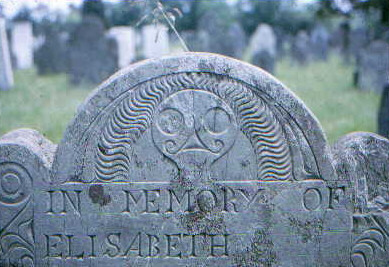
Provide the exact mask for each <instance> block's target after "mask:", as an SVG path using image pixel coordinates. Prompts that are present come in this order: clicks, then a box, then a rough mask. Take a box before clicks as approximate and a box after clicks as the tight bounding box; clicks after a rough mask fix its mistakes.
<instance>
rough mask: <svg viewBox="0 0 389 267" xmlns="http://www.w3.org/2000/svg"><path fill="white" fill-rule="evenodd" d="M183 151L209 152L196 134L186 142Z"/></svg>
mask: <svg viewBox="0 0 389 267" xmlns="http://www.w3.org/2000/svg"><path fill="white" fill-rule="evenodd" d="M182 150H183V151H192V150H205V151H208V149H206V148H205V147H204V145H203V144H202V143H201V141H200V139H199V138H198V136H197V134H196V133H193V134H192V135H191V136H190V137H189V138H188V140H187V141H186V143H185V145H184V147H183V148H182Z"/></svg>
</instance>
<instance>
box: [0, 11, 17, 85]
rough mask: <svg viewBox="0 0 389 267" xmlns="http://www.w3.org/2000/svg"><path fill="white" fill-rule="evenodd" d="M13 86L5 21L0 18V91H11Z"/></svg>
mask: <svg viewBox="0 0 389 267" xmlns="http://www.w3.org/2000/svg"><path fill="white" fill-rule="evenodd" d="M13 84H14V78H13V72H12V65H11V56H10V51H9V47H8V38H7V32H6V30H5V19H4V18H2V17H0V91H1V90H9V89H11V88H12V87H13Z"/></svg>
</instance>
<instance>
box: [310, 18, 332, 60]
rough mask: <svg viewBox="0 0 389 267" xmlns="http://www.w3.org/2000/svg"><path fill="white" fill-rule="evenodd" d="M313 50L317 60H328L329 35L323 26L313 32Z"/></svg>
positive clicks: (318, 26) (317, 27)
mask: <svg viewBox="0 0 389 267" xmlns="http://www.w3.org/2000/svg"><path fill="white" fill-rule="evenodd" d="M310 38H311V40H310V41H311V50H312V54H313V57H314V58H315V59H317V60H327V56H328V49H329V48H328V47H329V34H328V31H327V29H326V28H325V27H324V26H323V25H317V26H316V27H315V28H314V29H313V31H312V32H311V36H310Z"/></svg>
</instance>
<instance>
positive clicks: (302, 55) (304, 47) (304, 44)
mask: <svg viewBox="0 0 389 267" xmlns="http://www.w3.org/2000/svg"><path fill="white" fill-rule="evenodd" d="M310 50H311V47H310V44H309V36H308V34H307V33H306V32H305V31H299V32H298V34H297V35H296V36H295V38H294V41H293V46H292V56H293V59H294V61H295V62H297V63H298V64H300V65H305V64H307V63H308V61H309V60H310V56H311V51H310Z"/></svg>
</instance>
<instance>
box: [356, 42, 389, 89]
mask: <svg viewBox="0 0 389 267" xmlns="http://www.w3.org/2000/svg"><path fill="white" fill-rule="evenodd" d="M356 82H357V85H358V88H359V89H360V90H362V91H375V92H378V93H381V92H382V90H383V88H384V86H385V85H386V84H387V83H388V82H389V44H388V43H386V42H384V41H374V42H372V43H370V44H369V46H367V47H366V48H365V49H363V50H361V53H360V55H359V58H358V60H357V81H356Z"/></svg>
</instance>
